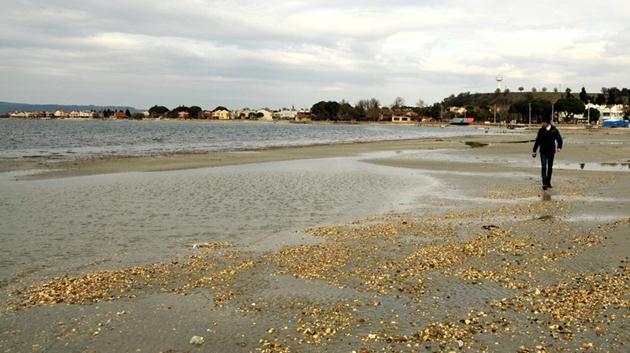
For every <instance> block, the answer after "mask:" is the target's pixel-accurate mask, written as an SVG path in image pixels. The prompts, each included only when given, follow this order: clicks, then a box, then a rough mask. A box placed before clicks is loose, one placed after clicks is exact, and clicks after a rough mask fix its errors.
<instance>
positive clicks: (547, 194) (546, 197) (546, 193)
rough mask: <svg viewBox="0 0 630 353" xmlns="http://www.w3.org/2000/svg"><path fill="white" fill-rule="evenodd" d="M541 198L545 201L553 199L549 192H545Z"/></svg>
mask: <svg viewBox="0 0 630 353" xmlns="http://www.w3.org/2000/svg"><path fill="white" fill-rule="evenodd" d="M541 199H542V201H543V202H546V201H551V194H550V193H548V192H543V193H542V196H541Z"/></svg>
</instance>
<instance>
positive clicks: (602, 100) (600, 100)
mask: <svg viewBox="0 0 630 353" xmlns="http://www.w3.org/2000/svg"><path fill="white" fill-rule="evenodd" d="M595 104H597V105H603V104H606V96H605V95H604V94H603V93H600V94H598V95H597V98H595Z"/></svg>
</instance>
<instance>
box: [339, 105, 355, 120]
mask: <svg viewBox="0 0 630 353" xmlns="http://www.w3.org/2000/svg"><path fill="white" fill-rule="evenodd" d="M338 114H339V120H344V121H349V120H355V119H356V118H357V116H356V112H355V110H354V107H352V105H350V104H349V103H348V102H346V101H341V103H340V104H339V112H338Z"/></svg>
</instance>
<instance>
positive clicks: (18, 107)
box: [0, 102, 140, 115]
mask: <svg viewBox="0 0 630 353" xmlns="http://www.w3.org/2000/svg"><path fill="white" fill-rule="evenodd" d="M105 109H110V110H123V111H124V110H126V109H129V111H130V112H131V113H135V112H139V111H140V110H138V109H136V108H134V107H125V106H115V105H106V106H103V105H63V104H26V103H11V102H0V115H2V114H7V113H10V112H14V111H20V112H42V111H46V112H54V111H56V110H63V111H66V112H70V111H73V110H74V111H80V110H94V111H102V110H105Z"/></svg>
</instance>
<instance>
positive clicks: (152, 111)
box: [149, 105, 169, 118]
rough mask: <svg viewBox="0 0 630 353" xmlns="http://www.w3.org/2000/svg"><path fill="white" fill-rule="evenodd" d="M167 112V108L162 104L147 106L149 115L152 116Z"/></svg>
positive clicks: (155, 116) (159, 115)
mask: <svg viewBox="0 0 630 353" xmlns="http://www.w3.org/2000/svg"><path fill="white" fill-rule="evenodd" d="M168 112H169V109H168V108H167V107H165V106H162V105H154V106H152V107H151V108H149V115H150V116H151V117H153V118H157V117H161V116H164V115H165V114H166V113H168Z"/></svg>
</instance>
